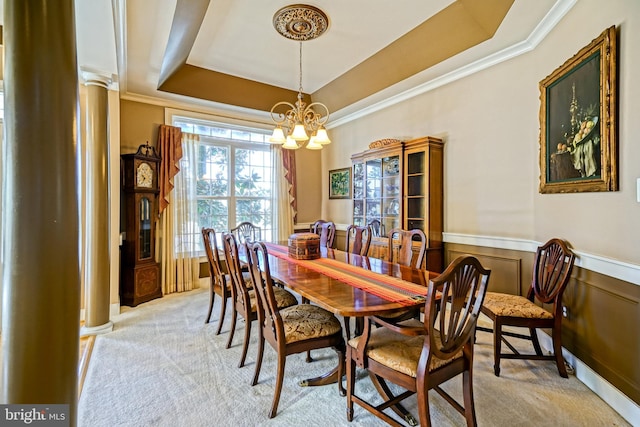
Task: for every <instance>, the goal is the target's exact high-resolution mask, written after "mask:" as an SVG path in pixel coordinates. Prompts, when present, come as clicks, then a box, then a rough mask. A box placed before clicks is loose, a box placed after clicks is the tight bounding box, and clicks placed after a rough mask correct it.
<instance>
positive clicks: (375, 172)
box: [364, 159, 382, 224]
mask: <svg viewBox="0 0 640 427" xmlns="http://www.w3.org/2000/svg"><path fill="white" fill-rule="evenodd" d="M365 195H366V199H365V207H364V208H365V224H368V223H370V222H371V221H373V220H374V219H377V220H380V212H381V207H382V206H381V205H382V159H374V160H368V161H367V162H366V180H365Z"/></svg>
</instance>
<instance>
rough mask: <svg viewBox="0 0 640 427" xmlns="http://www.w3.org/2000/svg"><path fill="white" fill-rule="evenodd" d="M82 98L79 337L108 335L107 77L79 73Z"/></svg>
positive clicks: (109, 322) (109, 327)
mask: <svg viewBox="0 0 640 427" xmlns="http://www.w3.org/2000/svg"><path fill="white" fill-rule="evenodd" d="M83 78H84V81H85V82H84V84H85V85H86V98H85V101H86V102H85V137H86V138H85V147H84V153H83V156H82V158H83V159H84V162H85V171H86V173H85V177H84V178H83V182H84V189H85V198H84V200H85V206H84V210H85V216H84V218H85V222H84V224H85V233H84V239H83V242H84V251H83V252H84V286H85V288H84V290H85V323H84V326H83V327H82V329H81V330H80V333H81V335H94V334H101V333H106V332H110V331H111V330H113V323H112V322H111V321H110V320H109V305H110V295H109V286H110V280H109V277H110V275H109V273H110V246H109V241H110V240H109V239H110V237H111V236H110V231H109V229H110V225H109V224H110V222H109V221H110V208H109V206H110V205H109V198H110V193H111V192H110V189H109V133H108V126H109V120H108V114H109V113H108V111H109V98H108V96H109V94H108V86H109V83H110V82H111V80H110V78H108V77H105V76H101V75H99V74H95V73H83Z"/></svg>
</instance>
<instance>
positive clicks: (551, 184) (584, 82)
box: [540, 27, 618, 193]
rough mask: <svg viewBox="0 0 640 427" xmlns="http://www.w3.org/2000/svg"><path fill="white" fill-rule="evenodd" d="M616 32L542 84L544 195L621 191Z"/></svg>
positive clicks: (607, 33)
mask: <svg viewBox="0 0 640 427" xmlns="http://www.w3.org/2000/svg"><path fill="white" fill-rule="evenodd" d="M616 54H617V49H616V29H615V27H610V28H607V29H606V30H605V31H604V32H603V33H602V34H600V36H599V37H598V38H596V39H595V40H593V41H592V42H591V43H590V44H589V45H587V46H585V47H584V48H582V49H581V50H580V52H578V53H577V54H575V55H574V56H573V57H572V58H570V59H568V60H567V61H566V62H565V63H564V64H563V65H562V66H560V67H559V68H557V69H556V70H555V71H554V72H553V73H551V75H549V76H548V77H547V78H545V79H544V80H542V81H541V82H540V101H541V102H540V193H574V192H583V191H616V190H618V144H617V140H616V135H617V119H618V117H617V112H616V105H617V100H616V98H617V84H616V62H617V59H616Z"/></svg>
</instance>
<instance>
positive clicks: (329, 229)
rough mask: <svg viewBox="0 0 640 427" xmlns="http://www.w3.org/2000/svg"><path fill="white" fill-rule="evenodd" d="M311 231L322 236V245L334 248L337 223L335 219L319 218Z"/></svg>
mask: <svg viewBox="0 0 640 427" xmlns="http://www.w3.org/2000/svg"><path fill="white" fill-rule="evenodd" d="M311 232H312V233H315V234H317V235H319V236H320V247H324V248H333V241H334V240H335V238H336V225H335V224H334V223H333V221H324V220H318V221H316V222H315V223H314V224H313V225H312V226H311Z"/></svg>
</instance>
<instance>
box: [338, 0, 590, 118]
mask: <svg viewBox="0 0 640 427" xmlns="http://www.w3.org/2000/svg"><path fill="white" fill-rule="evenodd" d="M577 1H578V0H558V1H557V2H556V3H555V4H554V5H553V7H552V8H551V10H549V13H547V14H546V15H545V17H544V18H543V19H542V20H541V21H540V23H539V24H538V25H537V26H536V28H534V29H533V31H532V32H531V34H529V37H527V38H526V40H523V41H521V42H518V43H516V44H514V45H512V46H509V47H507V48H504V49H502V50H501V51H498V52H496V53H494V54H492V55H489V56H486V57H484V58H482V59H479V60H477V61H474V62H472V63H470V64H467V65H465V66H463V67H460V68H458V69H456V70H453V71H451V72H449V73H446V74H444V75H442V76H440V77H436V78H434V79H432V80H429V81H427V82H424V83H422V84H420V85H417V86H415V87H413V88H411V89H408V90H406V91H404V92H401V93H399V94H397V95H394V96H391V97H389V98H387V99H384V100H382V101H380V102H377V103H374V104H373V105H370V106H368V107H365V108H363V109H361V110H358V111H356V112H354V113H352V114H347V115H345V116H343V117H340V118H338V119H335V120H332V121H331V122H330V123H328V124H327V125H326V127H327V129H331V128H334V127H337V126H341V125H344V124H346V123H349V122H351V121H353V120H357V119H360V118H362V117H364V116H367V115H369V114H372V113H375V112H376V111H380V110H382V109H385V108H387V107H390V106H392V105H395V104H398V103H400V102H403V101H406V100H408V99H411V98H413V97H415V96H418V95H421V94H423V93H426V92H429V91H432V90H434V89H437V88H439V87H441V86H444V85H446V84H449V83H452V82H454V81H456V80H460V79H462V78H464V77H468V76H470V75H472V74H475V73H477V72H478V71H482V70H485V69H487V68H490V67H493V66H494V65H497V64H499V63H501V62H504V61H507V60H509V59H512V58H515V57H517V56H520V55H522V54H523V53H527V52H530V51H531V50H533V49H535V48H536V47H537V46H538V44H539V43H540V42H541V41H542V40H544V38H545V37H546V36H547V34H549V32H550V31H551V30H552V29H553V28H554V27H555V26H556V25H557V24H558V22H560V20H561V19H562V17H564V15H565V14H566V13H567V12H568V11H569V10H571V8H572V7H573V6H574V5H575V4H576V3H577ZM338 113H339V112H336V113H334V114H338Z"/></svg>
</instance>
